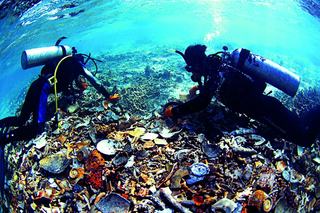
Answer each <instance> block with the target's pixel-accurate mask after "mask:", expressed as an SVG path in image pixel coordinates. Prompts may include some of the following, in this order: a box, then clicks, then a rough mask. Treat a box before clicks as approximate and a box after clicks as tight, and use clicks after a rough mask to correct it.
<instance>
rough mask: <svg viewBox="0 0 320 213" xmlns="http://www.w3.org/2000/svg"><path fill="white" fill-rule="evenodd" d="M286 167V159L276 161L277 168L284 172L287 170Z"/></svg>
mask: <svg viewBox="0 0 320 213" xmlns="http://www.w3.org/2000/svg"><path fill="white" fill-rule="evenodd" d="M286 167H287V165H286V163H285V162H284V161H277V162H276V168H277V170H278V171H279V172H283V170H285V168H286Z"/></svg>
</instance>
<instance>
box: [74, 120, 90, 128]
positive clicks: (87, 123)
mask: <svg viewBox="0 0 320 213" xmlns="http://www.w3.org/2000/svg"><path fill="white" fill-rule="evenodd" d="M83 121H84V122H83V123H79V124H77V125H76V126H75V127H74V128H75V129H78V128H80V127H86V126H88V125H89V124H90V121H91V119H90V117H87V118H85V119H83Z"/></svg>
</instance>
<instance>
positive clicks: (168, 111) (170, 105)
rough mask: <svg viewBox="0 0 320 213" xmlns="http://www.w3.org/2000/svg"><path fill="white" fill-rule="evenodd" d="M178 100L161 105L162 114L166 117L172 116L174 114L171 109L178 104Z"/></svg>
mask: <svg viewBox="0 0 320 213" xmlns="http://www.w3.org/2000/svg"><path fill="white" fill-rule="evenodd" d="M178 105H179V103H178V102H169V103H167V104H165V105H164V106H163V116H164V117H167V118H173V117H174V116H175V115H174V113H173V109H174V108H175V107H176V106H178Z"/></svg>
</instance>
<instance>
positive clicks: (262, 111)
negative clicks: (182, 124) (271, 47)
mask: <svg viewBox="0 0 320 213" xmlns="http://www.w3.org/2000/svg"><path fill="white" fill-rule="evenodd" d="M206 48H207V47H206V46H205V45H200V44H197V45H190V46H188V47H187V49H186V50H185V52H184V53H182V52H180V51H178V50H177V51H176V52H177V53H178V54H180V55H181V56H182V57H183V59H184V60H185V62H186V64H187V65H186V67H185V69H186V70H187V71H188V72H191V73H192V76H191V79H192V81H194V82H197V83H198V85H197V86H196V87H194V88H192V89H191V91H190V93H192V94H194V93H195V91H196V90H199V94H198V95H197V96H196V97H195V98H193V99H191V100H189V101H187V102H186V103H183V104H176V103H175V104H170V103H168V104H167V105H166V107H165V109H164V114H165V116H167V117H172V118H178V117H181V116H184V115H187V114H190V113H193V112H198V111H200V110H203V109H205V108H206V107H207V106H208V105H209V103H210V101H211V99H212V98H213V96H215V97H216V98H217V100H219V101H220V102H221V103H222V104H224V105H225V106H226V107H228V108H229V109H231V110H232V111H234V112H238V113H244V114H246V115H247V116H249V117H251V118H254V119H256V120H258V121H260V122H262V123H265V124H268V125H270V126H271V127H275V128H276V130H279V132H280V133H282V134H283V135H284V137H286V138H287V139H289V140H290V141H292V142H294V143H295V144H297V145H300V146H304V147H307V146H311V145H312V143H313V142H314V141H315V139H316V136H317V134H318V133H319V130H320V127H319V122H320V107H319V106H318V107H315V108H313V109H311V110H310V111H308V112H306V113H304V114H303V115H301V116H300V117H299V116H298V115H297V114H296V113H295V112H292V111H290V110H289V109H287V108H286V107H285V106H284V105H283V104H282V103H281V102H280V101H279V100H278V99H276V98H275V97H272V96H268V95H265V94H264V93H263V92H264V90H265V88H266V83H269V84H271V85H273V86H275V87H276V88H278V89H280V90H282V91H283V92H285V93H287V94H288V95H290V96H294V95H295V94H296V92H297V90H298V87H299V83H300V79H299V77H298V76H297V75H295V74H293V73H291V72H290V71H289V70H287V69H286V68H284V67H282V66H280V65H278V64H276V63H274V62H272V61H270V60H268V59H265V58H263V57H261V56H258V55H255V54H253V53H251V52H250V51H249V50H246V49H236V50H234V51H233V52H232V53H230V52H227V50H228V48H227V47H223V50H224V51H220V52H217V53H215V54H211V55H208V56H207V55H206V53H205V51H206Z"/></svg>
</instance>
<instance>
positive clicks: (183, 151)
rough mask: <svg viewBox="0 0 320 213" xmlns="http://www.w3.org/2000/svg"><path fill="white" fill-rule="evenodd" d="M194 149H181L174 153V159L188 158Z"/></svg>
mask: <svg viewBox="0 0 320 213" xmlns="http://www.w3.org/2000/svg"><path fill="white" fill-rule="evenodd" d="M191 151H192V150H191V149H181V150H179V151H177V152H175V153H174V159H175V160H177V161H182V160H183V159H185V158H187V157H188V155H189V154H190V152H191Z"/></svg>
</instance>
